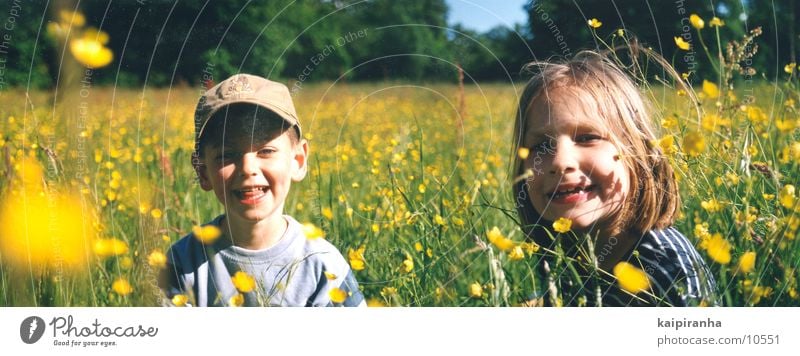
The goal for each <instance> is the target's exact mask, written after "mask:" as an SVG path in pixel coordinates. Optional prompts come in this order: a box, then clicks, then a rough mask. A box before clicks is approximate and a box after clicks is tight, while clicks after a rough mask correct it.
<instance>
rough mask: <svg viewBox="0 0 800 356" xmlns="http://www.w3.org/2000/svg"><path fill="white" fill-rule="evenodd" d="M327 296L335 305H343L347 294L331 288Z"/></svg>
mask: <svg viewBox="0 0 800 356" xmlns="http://www.w3.org/2000/svg"><path fill="white" fill-rule="evenodd" d="M328 296H329V297H330V298H331V301H332V302H334V303H336V304H341V303H344V301H345V300H346V299H347V292H345V291H343V290H341V289H339V288H336V287H333V288H331V290H330V291H329V292H328Z"/></svg>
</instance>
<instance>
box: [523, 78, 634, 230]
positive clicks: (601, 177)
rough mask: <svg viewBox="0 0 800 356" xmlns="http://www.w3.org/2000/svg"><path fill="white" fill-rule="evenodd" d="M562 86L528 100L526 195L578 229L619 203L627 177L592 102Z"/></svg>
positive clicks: (543, 211)
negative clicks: (528, 178)
mask: <svg viewBox="0 0 800 356" xmlns="http://www.w3.org/2000/svg"><path fill="white" fill-rule="evenodd" d="M567 90H569V89H563V88H562V89H556V90H553V91H550V92H549V98H547V97H545V95H544V94H542V95H540V96H539V97H538V98H536V100H534V102H533V103H532V105H531V106H530V109H529V110H528V112H527V120H528V122H527V127H528V128H527V132H526V133H525V137H524V138H523V145H524V146H523V147H527V148H529V149H530V154H529V155H528V158H527V159H526V160H525V162H524V165H525V168H530V169H532V170H533V172H534V176H533V180H532V182H529V184H528V193H529V194H528V195H529V197H530V200H531V204H533V207H534V208H535V209H536V211H537V212H539V214H540V215H541V216H542V217H544V218H545V219H547V220H550V221H555V220H557V219H558V218H560V217H564V218H568V219H570V220H572V227H573V230H575V231H578V232H584V231H587V230H588V229H590V228H593V225H594V224H595V223H604V222H605V221H603V218H606V217H609V216H610V215H612V213H613V212H615V211H616V210H617V209H619V208H620V206H621V204H622V202H623V201H624V200H625V198H626V196H627V192H628V189H629V186H630V182H629V179H630V178H629V174H628V171H627V168H626V167H625V165H624V164H623V163H622V161H621V160H620V159H619V156H618V154H619V151H618V150H617V148H616V146H615V145H614V144H613V143H612V141H611V139H610V138H609V133H608V132H607V130H606V129H604V126H605V125H604V123H603V122H602V121H601V120H600V119H599V118H598V109H597V107H596V106H595V105H591V104H587V103H589V102H591V100H580V99H578V98H576V97H575V95H580V94H574V93H573V94H571V93H569V92H567ZM587 106H591V107H587Z"/></svg>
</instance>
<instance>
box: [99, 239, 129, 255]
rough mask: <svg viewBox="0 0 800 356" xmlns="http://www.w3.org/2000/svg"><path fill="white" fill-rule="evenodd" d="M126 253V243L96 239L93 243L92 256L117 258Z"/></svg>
mask: <svg viewBox="0 0 800 356" xmlns="http://www.w3.org/2000/svg"><path fill="white" fill-rule="evenodd" d="M126 253H128V243H126V242H125V241H122V240H117V239H115V238H110V239H98V240H97V241H95V242H94V254H95V255H97V257H100V258H106V257H111V256H119V255H124V254H126Z"/></svg>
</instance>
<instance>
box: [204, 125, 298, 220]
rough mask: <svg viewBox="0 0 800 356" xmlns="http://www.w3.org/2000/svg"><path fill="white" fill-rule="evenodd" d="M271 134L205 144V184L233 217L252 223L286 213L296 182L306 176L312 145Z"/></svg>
mask: <svg viewBox="0 0 800 356" xmlns="http://www.w3.org/2000/svg"><path fill="white" fill-rule="evenodd" d="M290 130H293V128H290ZM267 136H268V137H258V136H256V137H251V135H235V136H233V137H227V136H226V137H225V139H224V140H222V143H221V144H220V145H208V146H206V147H204V148H203V156H202V162H203V165H201V166H200V167H198V169H197V173H198V176H199V177H200V185H201V187H202V188H203V190H206V191H209V190H213V191H214V194H216V196H217V199H219V201H220V202H221V203H222V204H224V205H225V211H226V213H227V214H228V215H229V216H230V215H235V217H237V218H239V219H242V220H245V221H251V222H258V221H261V220H264V219H268V218H275V217H278V216H281V215H282V214H283V205H284V202H285V201H286V196H287V195H288V194H289V188H290V186H291V183H292V181H295V182H297V181H300V180H302V179H303V178H304V177H305V174H306V157H307V156H308V143H307V142H306V141H305V140H300V142H297V143H294V144H293V143H292V140H291V139H290V138H289V135H288V131H283V132H274V133H271V134H269V135H267Z"/></svg>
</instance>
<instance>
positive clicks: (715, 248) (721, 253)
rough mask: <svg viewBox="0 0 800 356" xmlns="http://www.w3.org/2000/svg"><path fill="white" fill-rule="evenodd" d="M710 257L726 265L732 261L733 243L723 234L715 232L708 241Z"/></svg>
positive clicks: (707, 247)
mask: <svg viewBox="0 0 800 356" xmlns="http://www.w3.org/2000/svg"><path fill="white" fill-rule="evenodd" d="M706 251H708V257H711V259H712V260H714V261H715V262H717V263H719V264H723V265H726V264H728V263H730V262H731V244H730V243H729V242H728V241H727V240H725V239H724V238H723V237H722V235H721V234H718V233H717V234H714V236H712V237H711V238H710V239H709V240H708V242H707V243H706Z"/></svg>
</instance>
